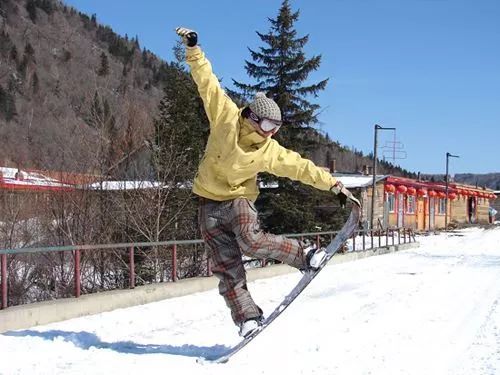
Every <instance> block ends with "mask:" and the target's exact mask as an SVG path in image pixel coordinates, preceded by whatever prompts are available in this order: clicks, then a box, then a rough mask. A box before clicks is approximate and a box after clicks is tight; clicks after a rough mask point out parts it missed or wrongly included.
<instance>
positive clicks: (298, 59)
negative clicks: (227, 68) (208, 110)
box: [229, 0, 328, 151]
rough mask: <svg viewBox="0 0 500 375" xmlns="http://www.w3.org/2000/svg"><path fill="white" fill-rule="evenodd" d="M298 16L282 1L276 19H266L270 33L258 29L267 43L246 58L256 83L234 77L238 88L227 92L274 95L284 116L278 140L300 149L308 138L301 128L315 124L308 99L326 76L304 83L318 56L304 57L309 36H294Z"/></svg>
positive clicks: (316, 65) (315, 109)
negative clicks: (248, 58)
mask: <svg viewBox="0 0 500 375" xmlns="http://www.w3.org/2000/svg"><path fill="white" fill-rule="evenodd" d="M298 18H299V11H297V12H292V9H291V7H290V3H289V0H284V1H283V3H282V5H281V8H280V10H279V13H278V16H277V17H276V19H269V21H270V22H271V28H270V30H269V32H268V33H267V34H262V33H259V32H257V35H258V36H259V37H260V39H261V40H262V42H264V43H265V44H266V46H265V47H260V48H259V50H258V51H254V50H251V49H250V54H251V57H252V60H253V62H250V61H246V64H245V69H246V71H247V73H248V75H249V76H250V77H252V78H254V79H255V80H256V81H257V82H256V83H254V84H246V83H241V82H238V81H236V80H233V83H234V85H235V86H236V88H237V89H238V91H232V92H231V91H230V90H229V92H230V93H231V94H236V95H240V96H243V97H245V98H247V99H250V98H251V96H252V95H253V94H255V93H256V92H258V91H263V92H265V93H266V94H267V95H268V96H269V97H271V98H273V99H274V100H275V101H276V103H278V105H279V107H280V108H281V111H282V115H283V127H282V128H281V130H280V132H278V140H279V141H280V143H282V144H283V145H284V146H285V147H291V148H293V149H295V150H297V151H301V150H303V149H304V148H306V147H304V146H305V142H304V139H303V138H304V137H307V131H304V128H306V129H307V128H310V127H312V126H314V125H315V124H317V123H318V118H317V116H318V110H319V105H317V104H314V103H311V102H309V101H308V99H307V98H308V96H313V97H317V95H318V93H319V92H320V91H321V90H323V89H324V88H325V87H326V84H327V82H328V79H325V80H322V81H320V82H318V83H315V84H308V85H305V82H306V81H307V80H308V77H309V75H310V73H312V72H313V71H315V70H317V69H318V68H319V66H320V63H321V55H317V56H313V57H311V58H309V59H308V58H306V56H305V53H304V47H305V45H306V44H307V42H308V40H309V36H308V35H306V36H303V37H298V36H297V32H296V30H295V28H294V24H295V22H296V21H297V20H298ZM299 138H302V140H299Z"/></svg>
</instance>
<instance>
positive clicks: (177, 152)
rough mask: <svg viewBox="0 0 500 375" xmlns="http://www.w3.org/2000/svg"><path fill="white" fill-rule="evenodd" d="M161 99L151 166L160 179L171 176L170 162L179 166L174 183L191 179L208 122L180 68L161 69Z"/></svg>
mask: <svg viewBox="0 0 500 375" xmlns="http://www.w3.org/2000/svg"><path fill="white" fill-rule="evenodd" d="M163 69H164V74H165V75H166V77H164V78H165V81H166V82H168V84H167V85H165V87H164V90H163V91H164V96H163V98H162V100H161V101H160V104H159V106H158V113H159V115H158V117H157V118H156V119H155V121H154V127H155V138H154V142H153V143H154V145H153V150H154V153H153V165H154V166H155V168H156V170H157V172H158V175H159V176H160V178H161V179H163V178H164V176H165V175H166V174H170V173H171V167H172V165H173V164H172V161H173V160H176V163H178V164H179V165H182V171H178V173H176V176H177V177H176V178H175V179H177V182H185V181H188V180H191V179H193V178H194V174H195V172H196V169H197V167H198V163H199V160H200V159H201V156H202V154H203V151H204V148H205V143H206V139H207V136H208V129H209V126H208V121H207V119H206V116H205V114H204V110H203V106H202V103H201V101H200V99H199V96H198V92H197V90H196V87H195V85H194V83H193V81H192V79H191V77H190V76H189V75H188V74H187V73H186V71H185V70H184V69H183V68H182V67H181V66H180V64H179V63H172V64H171V65H168V66H164V68H163Z"/></svg>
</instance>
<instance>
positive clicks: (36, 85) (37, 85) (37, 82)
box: [32, 72, 40, 94]
mask: <svg viewBox="0 0 500 375" xmlns="http://www.w3.org/2000/svg"><path fill="white" fill-rule="evenodd" d="M32 87H33V94H38V91H39V90H40V80H39V78H38V74H37V73H36V72H35V73H33V81H32Z"/></svg>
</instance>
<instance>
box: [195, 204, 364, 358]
mask: <svg viewBox="0 0 500 375" xmlns="http://www.w3.org/2000/svg"><path fill="white" fill-rule="evenodd" d="M360 214H361V209H360V208H359V207H358V206H356V205H353V208H352V211H351V214H350V215H349V218H348V219H347V221H346V222H345V224H344V226H343V227H342V229H341V230H340V231H339V232H338V234H337V235H336V236H335V237H334V239H333V240H332V241H331V242H330V244H329V245H328V246H327V247H326V253H327V256H326V258H325V259H324V260H323V262H322V263H321V265H320V266H319V267H318V269H317V270H308V271H306V272H304V275H303V276H302V278H301V279H300V281H299V282H298V283H297V285H296V286H295V287H294V288H293V289H292V290H291V292H290V293H289V294H288V295H287V296H286V297H285V298H284V299H283V301H282V302H281V303H280V304H279V305H278V306H277V307H276V308H275V309H274V311H273V312H272V313H271V314H270V315H269V316H268V317H267V318H266V319H265V320H264V322H263V323H262V326H261V327H260V328H259V329H258V330H257V331H255V332H253V333H252V334H250V335H249V336H247V337H245V338H244V339H243V340H242V341H240V342H239V343H238V344H236V345H235V346H233V347H232V348H230V349H229V350H228V351H227V352H225V353H223V354H222V355H219V356H217V357H209V358H204V359H201V358H200V359H199V360H200V361H201V362H211V363H226V362H227V361H229V359H230V358H231V357H232V356H233V355H235V354H236V353H238V352H239V351H240V350H241V349H243V348H244V347H245V346H247V345H248V344H249V343H250V342H251V341H252V340H253V339H255V338H256V337H257V336H258V335H259V334H260V333H262V331H264V330H265V329H266V328H267V327H268V326H269V325H270V324H271V323H272V322H273V321H274V320H275V319H276V318H277V317H278V316H280V315H281V313H283V311H285V310H286V309H287V307H288V306H290V304H291V303H292V302H293V301H294V300H295V299H296V298H297V297H298V296H299V295H300V294H301V293H302V291H303V290H304V289H305V288H306V287H307V286H308V285H309V283H310V282H311V281H312V280H313V279H314V278H315V277H316V276H317V275H318V274H319V273H320V272H321V270H322V269H323V268H324V267H325V266H326V264H327V263H328V261H329V260H330V259H331V258H332V257H333V255H335V253H336V252H337V251H338V250H339V249H340V248H341V247H342V245H343V244H344V243H345V242H346V241H347V240H348V239H349V238H350V237H351V236H352V234H353V233H354V231H355V230H356V229H357V228H358V223H359V218H360Z"/></svg>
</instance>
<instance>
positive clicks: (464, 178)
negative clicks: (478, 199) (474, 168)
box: [422, 173, 500, 190]
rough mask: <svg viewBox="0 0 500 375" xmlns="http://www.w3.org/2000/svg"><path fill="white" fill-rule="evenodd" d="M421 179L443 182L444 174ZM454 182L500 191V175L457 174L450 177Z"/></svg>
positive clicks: (425, 176)
mask: <svg viewBox="0 0 500 375" xmlns="http://www.w3.org/2000/svg"><path fill="white" fill-rule="evenodd" d="M422 177H423V178H425V179H428V180H431V179H433V180H434V181H444V174H428V175H422ZM451 178H452V179H453V181H455V182H461V183H465V184H469V185H476V186H481V187H486V188H489V189H493V190H500V173H485V174H476V173H457V174H455V175H454V176H452V177H451Z"/></svg>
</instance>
